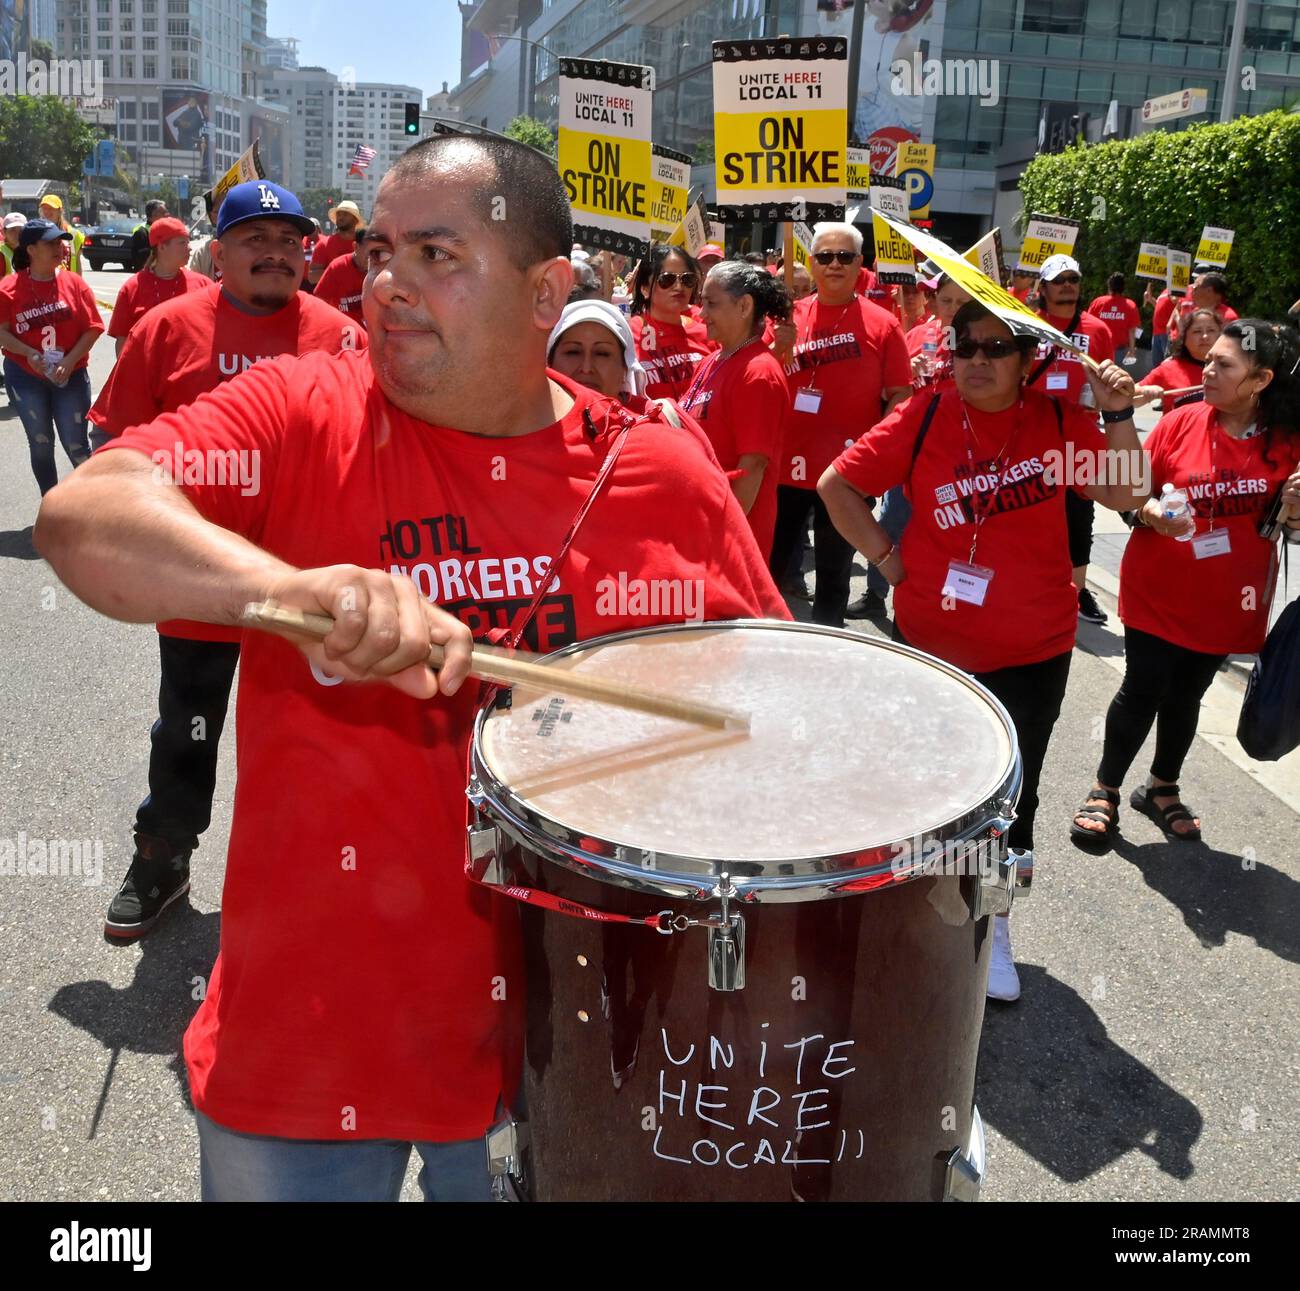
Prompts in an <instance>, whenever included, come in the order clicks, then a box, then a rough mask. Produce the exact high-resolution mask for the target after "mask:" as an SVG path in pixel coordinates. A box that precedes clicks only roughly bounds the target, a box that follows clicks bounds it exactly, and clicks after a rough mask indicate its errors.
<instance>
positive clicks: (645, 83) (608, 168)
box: [558, 58, 654, 256]
mask: <svg viewBox="0 0 1300 1291" xmlns="http://www.w3.org/2000/svg"><path fill="white" fill-rule="evenodd" d="M653 85H654V69H653V68H649V67H634V66H632V65H631V64H628V63H606V62H599V61H593V60H591V59H585V58H562V59H560V129H559V157H558V165H559V170H560V178H561V179H562V180H563V181H564V187H565V188H566V190H567V191H568V194H569V205H570V206H571V207H572V208H573V233H574V237H576V238H577V240H578V241H579V242H581V243H583V244H585V245H587V246H594V247H607V248H609V250H611V251H615V252H618V253H619V254H621V255H631V256H636V255H640V254H641V252H642V251H643V250H644V248H645V244H646V241H647V240H648V238H649V236H650V221H651V212H650V207H651V200H652V194H653V190H652V182H653V181H652V178H651V171H652V165H651V152H650V122H651V89H652V87H653Z"/></svg>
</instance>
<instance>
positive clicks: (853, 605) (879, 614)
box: [844, 588, 889, 619]
mask: <svg viewBox="0 0 1300 1291" xmlns="http://www.w3.org/2000/svg"><path fill="white" fill-rule="evenodd" d="M844 615H845V617H846V618H850V619H884V618H888V617H889V615H888V611H887V610H886V608H885V598H884V597H883V596H881V594H880V593H879V592H873V591H871V590H870V589H869V588H868V590H867V591H865V592H863V593H862V595H861V596H859V597H858V599H857V600H856V601H850V602H849V604H848V607H847V608H846V609H845V611H844Z"/></svg>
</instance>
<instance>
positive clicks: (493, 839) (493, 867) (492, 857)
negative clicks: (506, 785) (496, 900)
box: [465, 820, 509, 888]
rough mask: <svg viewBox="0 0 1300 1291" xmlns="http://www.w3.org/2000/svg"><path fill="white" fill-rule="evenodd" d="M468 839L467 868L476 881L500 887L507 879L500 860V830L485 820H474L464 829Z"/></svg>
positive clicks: (504, 884) (503, 885)
mask: <svg viewBox="0 0 1300 1291" xmlns="http://www.w3.org/2000/svg"><path fill="white" fill-rule="evenodd" d="M465 833H466V836H467V838H468V840H469V844H468V845H469V868H470V874H471V876H472V877H473V879H474V881H475V882H476V883H485V884H487V885H488V886H489V887H496V888H502V887H505V886H506V885H507V883H508V882H509V880H508V879H507V877H506V873H505V866H504V864H503V863H502V860H501V831H500V830H499V829H497V827H496V826H495V825H493V824H491V823H490V822H488V821H486V820H476V821H475V822H474V823H473V824H472V825H470V826H469V827H468V828H467V829H466V830H465Z"/></svg>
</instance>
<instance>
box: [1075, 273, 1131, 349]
mask: <svg viewBox="0 0 1300 1291" xmlns="http://www.w3.org/2000/svg"><path fill="white" fill-rule="evenodd" d="M1106 290H1107V291H1108V292H1109V295H1106V296H1098V297H1097V299H1096V300H1094V301H1093V302H1092V304H1091V305H1089V306H1088V313H1090V314H1091V315H1092V316H1093V317H1094V318H1100V319H1101V321H1102V322H1103V323H1105V324H1106V326H1107V327H1108V328H1110V340H1111V345H1112V347H1113V349H1114V351H1115V362H1116V363H1123V362H1124V358H1125V356H1126V354H1127V353H1128V351H1129V350H1131V349H1133V348H1134V347H1135V346H1136V345H1137V334H1138V329H1139V328H1140V327H1141V325H1142V315H1141V314H1139V313H1138V307H1137V305H1136V304H1135V303H1134V302H1133V301H1131V300H1130V299H1129V298H1128V297H1127V296H1126V295H1124V275H1123V274H1122V273H1113V274H1111V276H1110V277H1109V278H1107V279H1106Z"/></svg>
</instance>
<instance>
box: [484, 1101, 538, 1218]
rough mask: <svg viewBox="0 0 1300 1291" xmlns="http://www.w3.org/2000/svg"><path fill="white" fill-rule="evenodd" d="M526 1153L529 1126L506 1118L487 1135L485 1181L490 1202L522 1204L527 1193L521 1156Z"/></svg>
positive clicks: (491, 1128) (512, 1118)
mask: <svg viewBox="0 0 1300 1291" xmlns="http://www.w3.org/2000/svg"><path fill="white" fill-rule="evenodd" d="M527 1150H528V1124H527V1122H526V1121H517V1120H515V1118H514V1117H513V1116H507V1117H506V1118H505V1119H504V1120H500V1121H498V1122H497V1123H496V1124H495V1125H493V1126H491V1127H490V1128H489V1129H488V1132H487V1158H488V1178H489V1180H490V1182H491V1184H492V1200H493V1201H522V1200H523V1199H524V1196H523V1194H524V1192H525V1191H526V1189H527V1180H526V1178H525V1174H524V1153H525V1152H526V1151H527Z"/></svg>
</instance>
